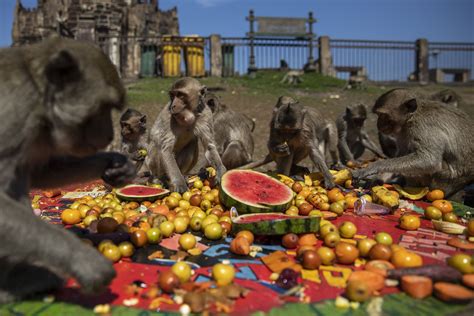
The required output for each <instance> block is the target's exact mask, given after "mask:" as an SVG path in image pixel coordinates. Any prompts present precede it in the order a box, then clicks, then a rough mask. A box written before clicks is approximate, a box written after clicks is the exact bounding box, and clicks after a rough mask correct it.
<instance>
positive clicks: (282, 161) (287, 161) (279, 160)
mask: <svg viewBox="0 0 474 316" xmlns="http://www.w3.org/2000/svg"><path fill="white" fill-rule="evenodd" d="M293 157H294V153H293V152H292V153H290V155H289V156H285V157H276V159H275V162H276V164H277V172H278V173H281V174H284V175H285V176H290V171H291V167H292V166H293Z"/></svg>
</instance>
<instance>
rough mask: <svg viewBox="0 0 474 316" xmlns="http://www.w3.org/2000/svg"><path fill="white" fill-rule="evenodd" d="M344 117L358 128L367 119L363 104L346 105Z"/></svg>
mask: <svg viewBox="0 0 474 316" xmlns="http://www.w3.org/2000/svg"><path fill="white" fill-rule="evenodd" d="M346 117H347V118H348V119H349V120H350V121H351V122H352V125H354V126H355V127H357V128H359V129H360V128H362V127H363V126H364V123H365V120H366V119H367V109H366V108H365V106H364V105H363V104H358V105H354V106H348V107H347V109H346Z"/></svg>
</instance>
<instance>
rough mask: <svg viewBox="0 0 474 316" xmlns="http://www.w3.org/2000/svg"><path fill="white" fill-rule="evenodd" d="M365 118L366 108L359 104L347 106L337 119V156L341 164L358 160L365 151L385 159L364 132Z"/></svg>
mask: <svg viewBox="0 0 474 316" xmlns="http://www.w3.org/2000/svg"><path fill="white" fill-rule="evenodd" d="M366 118H367V108H366V106H365V105H363V104H360V103H359V104H353V105H349V106H347V107H346V111H345V112H344V113H343V114H341V115H340V116H339V117H338V118H337V120H336V126H337V134H338V137H339V141H338V148H339V156H340V157H341V158H342V159H341V160H342V162H343V163H347V162H349V161H355V160H356V159H358V158H360V157H361V156H362V154H363V153H364V151H365V149H368V150H370V151H372V152H373V153H374V154H376V155H377V156H379V157H381V158H385V155H384V154H383V153H382V152H381V150H380V149H378V148H377V145H375V143H374V142H373V141H372V140H371V139H370V137H369V135H368V134H367V132H366V131H364V123H365V120H366Z"/></svg>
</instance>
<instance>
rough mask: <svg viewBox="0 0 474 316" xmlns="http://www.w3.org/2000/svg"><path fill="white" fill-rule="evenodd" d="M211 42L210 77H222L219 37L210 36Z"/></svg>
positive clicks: (216, 35) (215, 35)
mask: <svg viewBox="0 0 474 316" xmlns="http://www.w3.org/2000/svg"><path fill="white" fill-rule="evenodd" d="M210 41H211V76H212V77H222V42H221V36H220V35H218V34H212V35H211V37H210Z"/></svg>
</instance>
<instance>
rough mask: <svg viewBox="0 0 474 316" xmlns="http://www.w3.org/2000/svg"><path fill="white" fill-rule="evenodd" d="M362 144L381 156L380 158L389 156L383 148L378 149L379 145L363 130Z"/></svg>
mask: <svg viewBox="0 0 474 316" xmlns="http://www.w3.org/2000/svg"><path fill="white" fill-rule="evenodd" d="M361 136H362V144H363V145H364V147H365V148H367V149H368V150H370V151H371V152H373V153H374V154H376V155H377V156H379V157H380V158H387V156H385V155H384V154H383V152H382V151H381V150H379V149H378V147H377V145H375V143H374V142H373V141H372V140H371V139H370V137H369V135H367V133H366V132H361Z"/></svg>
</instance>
